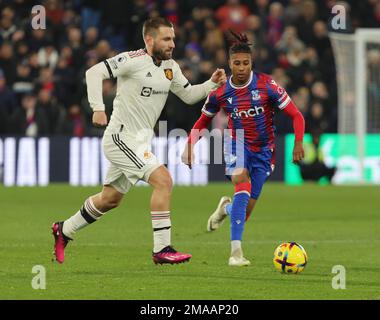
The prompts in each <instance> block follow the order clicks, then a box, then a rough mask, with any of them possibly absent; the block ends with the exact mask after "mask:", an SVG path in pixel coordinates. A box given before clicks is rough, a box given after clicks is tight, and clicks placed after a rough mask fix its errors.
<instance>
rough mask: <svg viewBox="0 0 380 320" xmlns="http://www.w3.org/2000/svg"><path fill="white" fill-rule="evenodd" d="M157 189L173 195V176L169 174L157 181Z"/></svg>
mask: <svg viewBox="0 0 380 320" xmlns="http://www.w3.org/2000/svg"><path fill="white" fill-rule="evenodd" d="M156 188H157V189H159V190H161V191H164V192H167V193H171V192H172V189H173V180H172V178H171V176H170V175H169V174H168V175H164V176H162V178H161V179H159V180H158V181H157V183H156Z"/></svg>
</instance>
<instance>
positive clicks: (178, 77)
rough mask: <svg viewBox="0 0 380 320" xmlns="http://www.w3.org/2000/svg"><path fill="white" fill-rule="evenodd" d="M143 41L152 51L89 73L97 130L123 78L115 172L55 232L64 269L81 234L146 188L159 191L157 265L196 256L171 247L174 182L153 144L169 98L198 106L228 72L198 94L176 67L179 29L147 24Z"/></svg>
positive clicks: (112, 151) (116, 106) (111, 132)
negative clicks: (105, 84) (108, 95)
mask: <svg viewBox="0 0 380 320" xmlns="http://www.w3.org/2000/svg"><path fill="white" fill-rule="evenodd" d="M143 38H144V42H145V46H146V47H145V49H141V50H137V51H130V52H123V53H121V54H119V55H116V56H115V57H113V58H110V59H106V60H105V61H103V62H100V63H98V64H96V65H94V66H93V67H91V68H90V69H89V70H87V72H86V82H87V93H88V100H89V103H90V105H91V107H92V109H93V111H94V113H93V118H92V120H93V124H94V125H96V126H106V125H107V116H106V113H105V111H104V110H105V107H104V103H103V97H102V81H103V79H109V78H111V79H113V78H117V93H116V97H115V99H114V103H113V113H112V116H111V119H110V122H109V124H108V126H107V128H106V130H105V132H104V136H103V141H102V143H103V150H104V154H105V156H106V158H107V159H108V160H109V162H110V167H109V169H108V172H107V176H106V179H105V182H104V185H103V189H102V191H101V192H100V193H98V194H96V195H93V196H90V197H89V198H87V199H86V201H85V202H84V204H83V206H82V207H81V209H80V210H79V211H78V212H77V213H76V214H74V215H73V216H71V217H70V218H69V219H67V220H65V221H61V222H56V223H54V224H53V226H52V230H53V235H54V238H55V244H54V254H55V258H56V260H57V261H58V262H59V263H63V262H64V256H65V254H64V253H65V247H66V245H67V243H68V242H69V241H70V240H72V239H73V238H74V235H75V233H76V232H77V231H78V230H80V229H82V228H84V227H85V226H87V225H89V224H91V223H93V222H95V221H97V220H98V219H99V218H101V217H102V216H103V215H104V214H105V213H106V212H107V211H109V210H111V209H113V208H116V207H117V206H118V205H119V204H120V202H121V200H122V198H123V196H124V194H126V193H127V192H128V190H129V189H130V187H131V186H133V185H134V184H135V183H136V182H137V181H139V180H143V181H146V182H147V183H149V184H150V185H151V186H152V187H153V192H152V196H151V201H150V210H151V218H152V227H153V242H154V247H153V261H154V262H155V263H160V264H161V263H170V264H176V263H181V262H185V261H188V260H189V259H190V258H191V254H187V253H181V252H178V251H176V250H175V249H174V248H173V247H172V246H171V221H170V198H171V191H172V179H171V176H170V173H169V171H168V170H167V169H166V167H165V166H164V165H162V164H161V163H159V161H158V160H157V158H156V157H155V155H154V154H152V152H151V151H150V150H151V138H152V136H153V128H154V126H155V124H156V122H157V120H158V118H159V116H160V114H161V111H162V109H163V107H164V105H165V102H166V100H167V97H168V93H169V91H172V92H173V93H174V94H176V95H177V96H178V97H179V98H181V99H182V100H183V101H184V102H186V103H188V104H194V103H196V102H198V101H200V100H201V99H204V98H205V97H206V96H207V95H208V94H209V93H210V92H211V91H212V90H214V89H216V88H217V87H219V86H220V85H223V84H224V83H225V82H226V75H225V72H224V70H223V69H217V70H216V71H215V72H214V73H213V74H212V76H211V79H210V80H208V81H206V82H204V83H202V84H198V85H194V86H192V85H191V84H190V83H189V82H188V80H187V79H186V78H185V77H184V75H183V74H182V72H181V70H180V68H179V66H178V64H177V63H176V62H175V61H174V60H173V59H172V52H173V49H174V47H175V45H174V38H175V35H174V29H173V25H172V24H171V22H169V21H168V20H166V19H165V18H161V17H158V18H152V19H149V20H147V21H146V22H145V23H144V26H143Z"/></svg>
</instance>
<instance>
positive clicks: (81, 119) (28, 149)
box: [0, 0, 380, 299]
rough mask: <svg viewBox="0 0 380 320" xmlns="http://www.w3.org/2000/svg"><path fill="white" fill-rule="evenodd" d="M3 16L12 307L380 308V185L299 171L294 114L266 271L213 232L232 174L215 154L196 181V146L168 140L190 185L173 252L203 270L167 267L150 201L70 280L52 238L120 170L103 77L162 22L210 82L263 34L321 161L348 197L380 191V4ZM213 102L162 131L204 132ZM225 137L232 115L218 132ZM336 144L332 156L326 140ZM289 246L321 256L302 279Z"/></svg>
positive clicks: (83, 4) (82, 242)
mask: <svg viewBox="0 0 380 320" xmlns="http://www.w3.org/2000/svg"><path fill="white" fill-rule="evenodd" d="M37 4H38V5H43V6H44V8H45V9H46V29H36V30H35V29H32V27H31V19H32V15H31V8H32V7H33V6H34V5H37ZM335 5H340V6H343V7H344V8H345V11H346V21H345V28H344V29H342V30H335V29H334V28H333V25H332V19H333V17H334V15H333V14H332V8H333V7H334V6H335ZM0 15H1V16H0V184H1V183H2V184H3V186H2V187H1V191H0V298H5V299H12V298H13V299H20V298H21V299H22V298H26V299H30V298H32V299H86V298H87V299H92V298H95V299H109V298H113V299H120V298H124V299H146V298H149V299H256V298H258V299H379V290H378V288H379V286H380V283H379V277H378V272H379V267H378V265H379V255H377V248H378V245H379V241H380V239H379V234H380V230H379V223H378V221H379V220H378V207H379V203H378V202H379V201H378V194H379V189H378V188H379V186H375V187H373V186H364V185H360V186H342V187H340V186H320V184H328V183H329V179H328V178H326V177H324V178H320V177H314V180H318V182H316V183H306V184H304V183H303V178H302V175H301V172H300V168H299V167H298V166H296V165H293V164H292V163H291V152H292V147H293V140H294V139H293V136H292V131H293V129H292V124H291V121H290V119H287V118H286V117H285V116H283V115H282V114H281V113H280V112H279V113H277V114H276V120H275V121H276V126H277V134H278V136H277V150H276V154H277V167H276V170H275V172H274V174H273V175H272V176H271V178H270V180H271V181H277V182H280V183H271V182H269V183H267V184H266V186H265V188H264V192H263V195H262V198H261V199H260V201H259V202H258V205H257V207H256V208H255V212H254V214H253V217H252V218H251V221H250V222H249V223H247V225H246V229H245V235H244V238H245V240H244V241H245V246H246V247H245V253H246V255H247V257H252V258H253V259H252V261H253V265H252V267H250V268H248V269H239V270H231V268H229V267H228V266H227V264H226V261H227V257H228V251H229V244H228V237H229V228H228V226H225V227H224V228H221V230H218V232H215V233H213V234H207V233H206V232H205V223H206V220H207V217H208V215H209V213H210V212H212V211H213V210H214V207H215V205H216V203H217V201H218V200H219V198H220V196H221V195H223V194H231V191H232V187H231V185H230V184H229V183H228V182H226V180H225V178H224V174H223V173H224V170H223V166H222V165H214V164H210V165H208V164H207V163H208V162H209V160H210V158H209V153H208V150H209V145H208V142H205V140H202V141H203V142H202V143H199V144H198V145H197V147H198V150H197V152H198V157H197V158H198V159H200V160H201V161H200V163H199V164H197V165H195V166H194V168H193V170H191V171H190V170H188V169H187V168H186V167H185V166H183V165H182V164H178V157H179V154H180V152H181V151H182V150H181V147H180V143H178V139H176V138H169V139H167V137H165V136H161V137H157V138H156V139H155V140H154V151H155V153H156V154H157V155H158V157H159V158H160V159H161V160H162V161H165V160H166V158H167V160H168V163H167V165H168V168H169V170H170V171H171V174H172V176H173V178H174V181H175V183H176V184H177V187H176V188H174V195H173V204H172V212H173V216H172V219H173V225H174V226H175V229H174V232H173V239H174V243H175V245H176V246H177V245H178V246H179V248H181V250H188V251H189V252H191V253H193V259H192V261H191V263H190V264H186V265H181V266H177V267H175V268H170V267H169V268H165V267H161V268H157V267H156V266H155V265H153V264H152V262H151V259H150V255H151V239H150V235H151V225H150V220H149V214H147V212H148V210H149V207H148V206H149V196H150V192H147V190H146V189H145V188H133V189H132V190H131V192H130V194H128V196H127V197H126V199H125V201H124V202H123V204H122V206H121V207H120V208H117V209H115V210H114V212H113V213H111V214H109V215H107V216H106V217H104V220H103V221H102V222H101V223H99V224H96V225H95V226H94V227H91V228H88V230H85V231H84V232H83V233H80V234H79V235H78V239H77V240H76V241H75V242H74V243H73V244H70V248H69V249H68V251H67V259H66V261H67V263H65V264H64V265H57V264H53V263H50V259H51V257H50V253H51V250H52V238H51V234H50V230H49V227H50V225H51V223H52V222H53V221H56V220H58V219H65V218H67V217H68V216H69V215H71V214H73V213H74V212H76V210H78V206H80V204H81V203H83V200H84V199H85V198H86V197H87V196H88V195H89V194H94V193H96V192H98V191H99V188H100V185H101V181H102V178H103V176H104V174H105V170H106V167H107V162H106V161H105V159H104V156H103V155H102V152H101V149H100V138H101V136H102V133H103V130H102V129H99V128H94V127H93V126H92V125H91V114H92V112H91V110H90V108H89V105H88V102H87V97H86V84H85V81H84V73H85V71H86V70H87V69H88V68H89V67H90V66H92V65H94V64H96V63H97V62H99V61H102V60H104V59H105V58H108V57H111V56H113V55H115V54H116V53H118V52H121V51H125V50H135V49H138V48H141V47H143V46H144V44H143V41H142V37H141V27H142V23H143V22H144V20H145V19H146V18H148V17H153V16H158V15H162V16H166V17H167V18H169V19H170V20H171V21H172V22H173V23H174V25H175V30H176V36H177V40H176V48H175V51H174V52H175V59H176V60H177V61H178V62H179V63H180V65H181V67H182V70H183V72H184V74H185V75H186V76H187V78H188V79H189V80H190V81H191V82H192V83H194V84H195V83H199V82H202V81H204V80H206V79H208V78H209V77H210V75H211V73H212V71H213V70H214V69H215V68H217V67H219V68H221V67H222V68H225V69H226V71H227V73H228V61H227V56H226V52H227V43H226V37H225V32H226V30H228V29H229V28H232V29H234V30H237V31H243V32H246V33H247V35H248V37H249V39H250V40H251V42H252V43H253V44H254V57H253V59H254V67H255V68H257V69H258V70H259V71H262V72H265V73H268V74H271V75H272V76H273V78H274V79H275V80H276V81H277V82H278V83H279V84H281V85H282V86H284V87H285V88H286V89H287V91H288V92H289V94H290V95H291V97H292V99H293V100H294V102H295V104H296V105H297V106H298V108H299V109H300V110H301V112H302V113H303V115H304V117H305V120H306V132H307V135H306V136H305V149H306V158H307V159H306V161H305V163H306V164H307V162H308V163H314V162H315V161H316V160H318V161H319V162H321V163H324V164H325V165H326V166H327V167H329V168H334V167H335V168H337V171H336V173H335V175H334V176H333V180H332V182H333V183H334V184H351V185H352V184H358V183H359V184H380V111H379V110H380V109H379V108H380V44H379V39H380V36H379V31H378V30H380V0H364V1H346V2H342V1H334V0H321V1H317V0H305V1H301V0H288V1H269V0H251V1H248V0H240V1H239V0H227V1H217V0H216V1H197V0H181V1H179V0H161V1H151V0H134V1H131V0H67V1H63V0H46V1H30V0H13V1H6V0H0ZM103 95H104V101H105V104H106V108H107V113H108V115H110V114H111V112H112V101H113V98H114V95H115V83H114V82H112V81H111V80H107V81H104V84H103ZM202 104H203V102H200V103H198V104H197V105H195V106H192V107H189V106H187V105H185V104H184V103H183V102H182V101H180V100H179V99H178V98H177V97H176V96H174V95H172V94H170V96H169V98H168V101H167V104H166V107H165V109H164V111H163V113H162V115H161V119H160V120H166V121H167V123H166V124H167V129H168V130H171V129H174V128H182V129H183V130H186V131H189V130H190V128H191V127H192V125H193V123H194V121H195V120H196V119H197V118H198V116H199V114H200V109H201V107H202ZM162 123H163V122H162ZM225 124H226V119H225V118H224V116H223V115H222V114H219V115H218V116H217V117H216V118H215V119H214V120H213V123H212V127H213V128H219V129H222V128H224V126H225ZM158 132H159V128H157V133H158ZM320 134H321V139H320V148H319V149H318V150H315V149H313V144H312V143H311V141H312V135H313V136H315V135H318V136H319V135H320ZM182 142H183V141H182ZM210 147H211V149H212V148H213V145H211V146H210ZM167 153H169V157H167ZM211 154H212V153H211ZM211 162H212V159H211ZM218 181H219V183H217V182H218ZM210 182H212V183H210ZM283 182H285V183H283ZM57 183H61V184H58V185H57ZM291 184H294V185H297V184H303V185H302V187H290V186H289V185H291ZM179 185H184V186H179ZM185 185H195V186H185ZM198 185H204V187H200V186H198ZM4 186H5V187H4ZM23 186H27V187H26V188H23ZM33 186H35V187H33ZM39 186H48V187H45V188H40V187H39ZM72 186H79V187H78V188H73V187H72ZM252 220H253V221H252ZM131 226H132V228H131ZM284 241H298V242H300V243H301V244H302V245H303V246H304V247H305V249H306V251H307V252H308V254H309V257H310V261H309V264H308V266H307V268H306V270H305V272H304V273H302V274H301V275H299V276H297V277H286V276H285V277H284V276H283V275H281V274H279V273H277V272H276V271H275V270H274V268H273V265H272V257H273V256H272V255H273V250H274V249H275V247H276V246H277V245H278V244H279V243H280V242H284ZM205 244H206V245H205ZM182 248H183V249H182ZM34 265H43V266H44V267H45V268H46V272H47V273H46V274H47V289H48V290H33V289H32V288H31V278H32V276H33V274H32V273H31V270H32V267H33V266H34ZM336 265H343V266H344V267H345V268H346V270H347V288H346V290H334V289H333V288H332V286H331V281H332V280H331V279H332V277H333V276H334V274H332V273H331V270H332V267H333V266H336ZM168 281H169V282H170V283H171V284H172V285H171V288H170V290H169V291H165V290H163V289H162V288H166V287H167V283H168ZM184 284H186V285H184Z"/></svg>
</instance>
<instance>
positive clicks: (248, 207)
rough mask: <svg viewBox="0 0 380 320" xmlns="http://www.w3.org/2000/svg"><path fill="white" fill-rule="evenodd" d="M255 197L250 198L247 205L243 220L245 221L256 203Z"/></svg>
mask: <svg viewBox="0 0 380 320" xmlns="http://www.w3.org/2000/svg"><path fill="white" fill-rule="evenodd" d="M256 201H257V200H256V199H253V198H250V199H249V202H248V206H247V210H246V211H245V221H246V222H247V221H248V219H249V217H250V216H251V214H252V211H253V209H254V208H255V205H256Z"/></svg>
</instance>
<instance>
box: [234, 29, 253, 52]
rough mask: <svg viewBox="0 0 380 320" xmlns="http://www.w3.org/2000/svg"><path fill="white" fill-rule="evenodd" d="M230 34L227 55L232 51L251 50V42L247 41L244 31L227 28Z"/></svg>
mask: <svg viewBox="0 0 380 320" xmlns="http://www.w3.org/2000/svg"><path fill="white" fill-rule="evenodd" d="M229 31H230V34H231V35H232V37H231V36H230V39H229V43H230V49H229V55H231V54H233V53H240V52H242V53H252V50H251V48H250V46H251V45H252V44H251V43H249V42H248V37H247V35H246V34H244V33H236V32H234V31H232V30H231V29H230V30H229Z"/></svg>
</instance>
